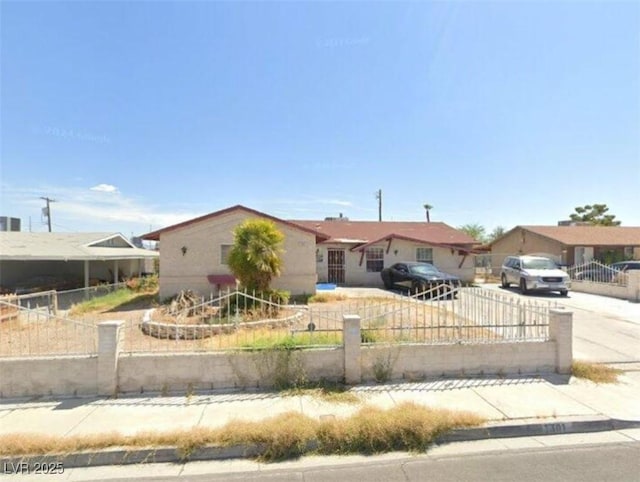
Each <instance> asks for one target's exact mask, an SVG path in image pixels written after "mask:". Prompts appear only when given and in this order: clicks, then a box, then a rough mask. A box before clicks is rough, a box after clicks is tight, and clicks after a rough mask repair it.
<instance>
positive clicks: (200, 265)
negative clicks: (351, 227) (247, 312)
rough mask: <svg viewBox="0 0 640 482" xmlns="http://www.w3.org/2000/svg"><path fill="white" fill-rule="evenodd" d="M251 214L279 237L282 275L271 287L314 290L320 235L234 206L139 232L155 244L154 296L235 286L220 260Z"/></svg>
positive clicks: (223, 260) (209, 291)
mask: <svg viewBox="0 0 640 482" xmlns="http://www.w3.org/2000/svg"><path fill="white" fill-rule="evenodd" d="M255 218H259V219H266V220H269V221H273V222H274V223H275V224H276V227H277V228H278V229H279V230H280V231H281V232H282V233H283V234H284V237H285V239H284V245H283V248H284V253H283V255H282V261H283V267H282V274H281V276H279V277H277V278H275V279H274V280H273V282H272V287H273V288H275V289H284V290H287V291H290V292H291V294H294V295H295V294H304V293H307V294H312V293H315V289H316V280H317V278H316V264H315V252H316V241H319V240H324V239H325V238H326V237H325V236H323V235H322V234H319V233H317V232H316V231H314V230H313V229H308V228H305V227H303V226H299V225H297V224H294V223H291V222H289V221H284V220H282V219H278V218H275V217H273V216H270V215H268V214H265V213H262V212H259V211H255V210H253V209H250V208H247V207H244V206H240V205H238V206H233V207H230V208H227V209H223V210H221V211H216V212H213V213H210V214H207V215H204V216H201V217H198V218H194V219H191V220H189V221H185V222H182V223H179V224H175V225H173V226H168V227H166V228H163V229H160V230H157V231H153V232H151V233H148V234H146V235H144V236H142V238H143V239H147V240H155V241H159V242H160V279H159V282H160V298H161V299H164V298H167V297H170V296H173V295H175V294H177V293H179V292H180V291H181V290H187V289H189V290H193V291H195V292H198V293H200V294H201V295H205V296H208V295H210V294H216V293H218V292H219V291H220V290H224V289H226V288H227V287H235V286H236V280H235V278H234V277H233V276H232V274H231V271H230V270H229V266H228V265H227V261H226V258H227V255H228V253H229V250H230V249H231V247H232V245H233V241H234V239H233V231H234V229H235V227H236V226H238V225H239V224H241V223H242V222H243V221H245V220H247V219H255Z"/></svg>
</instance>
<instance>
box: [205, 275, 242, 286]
mask: <svg viewBox="0 0 640 482" xmlns="http://www.w3.org/2000/svg"><path fill="white" fill-rule="evenodd" d="M207 280H209V283H210V284H212V285H221V286H223V285H224V286H226V285H232V286H235V284H236V278H235V277H234V276H233V275H232V274H210V275H208V276H207Z"/></svg>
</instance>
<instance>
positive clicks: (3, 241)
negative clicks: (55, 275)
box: [0, 232, 158, 261]
mask: <svg viewBox="0 0 640 482" xmlns="http://www.w3.org/2000/svg"><path fill="white" fill-rule="evenodd" d="M157 256H158V253H157V252H156V251H151V250H148V249H141V248H136V247H135V246H134V245H133V244H131V242H130V241H129V240H128V239H127V238H126V237H124V236H123V235H122V234H120V233H26V232H0V260H4V261H8V260H14V261H44V260H52V261H84V260H90V261H92V260H116V259H141V258H155V257H157Z"/></svg>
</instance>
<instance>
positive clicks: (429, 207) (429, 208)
mask: <svg viewBox="0 0 640 482" xmlns="http://www.w3.org/2000/svg"><path fill="white" fill-rule="evenodd" d="M422 207H423V208H424V211H425V213H426V215H427V222H428V223H430V222H431V218H430V217H429V211H430V210H432V209H433V206H432V205H431V204H425V205H424V206H422Z"/></svg>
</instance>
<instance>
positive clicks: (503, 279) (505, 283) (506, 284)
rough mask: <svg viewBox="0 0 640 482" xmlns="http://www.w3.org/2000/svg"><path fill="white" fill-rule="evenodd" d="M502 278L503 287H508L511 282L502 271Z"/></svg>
mask: <svg viewBox="0 0 640 482" xmlns="http://www.w3.org/2000/svg"><path fill="white" fill-rule="evenodd" d="M500 280H501V281H502V283H501V284H502V287H503V288H508V287H509V285H510V283H509V282H508V281H507V275H506V274H504V273H502V276H501V277H500Z"/></svg>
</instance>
